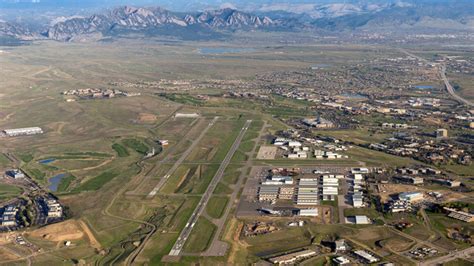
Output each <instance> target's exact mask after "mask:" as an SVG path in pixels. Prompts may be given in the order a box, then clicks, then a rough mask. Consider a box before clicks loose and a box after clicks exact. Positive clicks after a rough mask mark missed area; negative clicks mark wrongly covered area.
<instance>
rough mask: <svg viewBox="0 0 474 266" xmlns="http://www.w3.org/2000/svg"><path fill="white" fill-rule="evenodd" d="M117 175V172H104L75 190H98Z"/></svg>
mask: <svg viewBox="0 0 474 266" xmlns="http://www.w3.org/2000/svg"><path fill="white" fill-rule="evenodd" d="M117 175H118V174H117V173H115V172H104V173H102V174H100V175H98V176H96V177H94V178H92V179H89V180H87V181H86V182H84V183H82V184H81V185H80V186H79V187H77V188H75V189H74V192H80V191H91V190H98V189H100V188H101V187H103V186H104V185H105V184H106V183H108V182H110V181H111V180H112V179H114V178H115V177H116V176H117Z"/></svg>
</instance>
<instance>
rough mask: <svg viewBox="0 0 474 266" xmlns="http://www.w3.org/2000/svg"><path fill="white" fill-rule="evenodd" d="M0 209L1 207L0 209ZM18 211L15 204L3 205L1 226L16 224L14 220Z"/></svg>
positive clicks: (0, 219) (0, 218)
mask: <svg viewBox="0 0 474 266" xmlns="http://www.w3.org/2000/svg"><path fill="white" fill-rule="evenodd" d="M0 211H1V209H0ZM17 212H18V208H17V207H15V206H5V207H4V208H3V213H2V216H1V217H0V225H1V226H2V227H11V226H17V222H16V214H17Z"/></svg>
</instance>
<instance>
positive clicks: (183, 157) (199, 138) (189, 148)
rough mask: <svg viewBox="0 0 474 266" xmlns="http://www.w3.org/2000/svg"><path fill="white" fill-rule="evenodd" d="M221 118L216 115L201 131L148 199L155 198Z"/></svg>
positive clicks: (149, 194)
mask: <svg viewBox="0 0 474 266" xmlns="http://www.w3.org/2000/svg"><path fill="white" fill-rule="evenodd" d="M218 119H219V117H218V116H216V117H214V119H212V121H211V122H210V123H209V125H208V126H207V127H206V128H205V129H204V130H203V131H202V132H201V134H200V135H199V137H198V138H197V139H195V140H194V141H193V143H192V144H191V145H190V146H189V147H188V149H187V150H186V151H185V152H184V153H183V154H182V155H181V157H179V159H178V160H177V161H176V162H175V163H174V164H173V166H172V167H171V169H170V170H169V171H168V172H167V173H166V175H165V176H164V177H163V178H161V179H160V182H159V183H158V184H157V185H156V186H155V187H154V188H153V190H152V191H150V193H148V196H147V199H151V198H153V197H154V196H155V195H156V194H157V193H158V191H160V189H161V187H163V186H164V185H165V183H166V181H167V180H168V178H169V177H170V176H171V175H172V174H173V173H174V172H175V171H176V169H178V167H179V166H180V165H181V164H182V163H183V162H184V160H185V159H186V158H187V157H188V156H189V154H190V153H191V152H192V151H193V149H194V148H195V147H196V146H197V144H198V143H199V142H200V141H201V139H202V138H203V137H204V136H205V135H206V133H207V131H209V129H210V128H211V127H212V126H213V125H214V124H215V123H216V122H217V120H218Z"/></svg>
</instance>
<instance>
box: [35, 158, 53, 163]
mask: <svg viewBox="0 0 474 266" xmlns="http://www.w3.org/2000/svg"><path fill="white" fill-rule="evenodd" d="M54 161H56V158H49V159H44V160H41V161H39V163H40V164H49V163H52V162H54Z"/></svg>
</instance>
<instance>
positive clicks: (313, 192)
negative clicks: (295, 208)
mask: <svg viewBox="0 0 474 266" xmlns="http://www.w3.org/2000/svg"><path fill="white" fill-rule="evenodd" d="M296 204H297V205H318V204H319V195H318V189H317V188H316V187H300V188H298V194H297V195H296Z"/></svg>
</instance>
